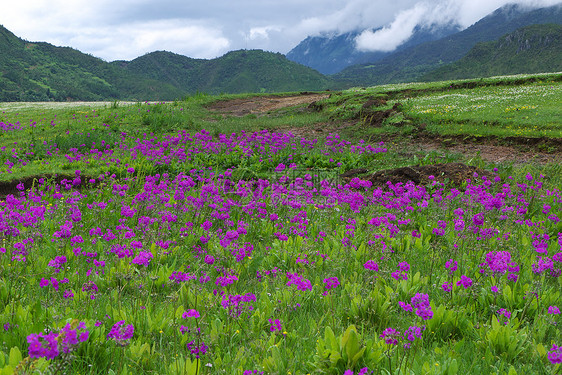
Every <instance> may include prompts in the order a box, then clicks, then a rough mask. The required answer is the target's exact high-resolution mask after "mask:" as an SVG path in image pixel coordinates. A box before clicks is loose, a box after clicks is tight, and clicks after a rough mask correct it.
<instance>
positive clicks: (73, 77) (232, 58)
mask: <svg viewBox="0 0 562 375" xmlns="http://www.w3.org/2000/svg"><path fill="white" fill-rule="evenodd" d="M329 86H330V79H329V78H327V77H325V76H323V75H322V74H320V73H318V72H317V71H315V70H313V69H311V68H308V67H305V66H303V65H300V64H297V63H294V62H291V61H289V60H287V59H286V58H285V56H283V55H282V54H279V53H271V52H264V51H259V50H252V51H234V52H229V53H227V54H226V55H224V56H222V57H219V58H216V59H212V60H201V59H192V58H189V57H186V56H181V55H176V54H173V53H170V52H153V53H149V54H147V55H144V56H141V57H139V58H136V59H134V60H133V61H130V62H127V61H115V62H112V63H109V62H106V61H104V60H102V59H99V58H96V57H94V56H91V55H88V54H85V53H82V52H80V51H78V50H76V49H73V48H69V47H56V46H53V45H51V44H49V43H44V42H28V41H25V40H23V39H20V38H18V37H17V36H15V35H14V34H13V33H11V32H10V31H9V30H7V29H6V28H4V27H3V26H0V101H67V100H86V101H89V100H93V101H97V100H139V101H145V100H174V99H178V98H181V97H183V96H185V95H187V94H191V93H195V92H198V91H200V92H206V93H242V92H285V91H304V90H324V89H326V88H329Z"/></svg>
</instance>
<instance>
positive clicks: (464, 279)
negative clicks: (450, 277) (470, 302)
mask: <svg viewBox="0 0 562 375" xmlns="http://www.w3.org/2000/svg"><path fill="white" fill-rule="evenodd" d="M457 286H463V287H464V288H465V289H467V288H469V287H471V286H472V279H471V278H470V277H468V276H466V275H462V276H461V278H460V280H459V281H457Z"/></svg>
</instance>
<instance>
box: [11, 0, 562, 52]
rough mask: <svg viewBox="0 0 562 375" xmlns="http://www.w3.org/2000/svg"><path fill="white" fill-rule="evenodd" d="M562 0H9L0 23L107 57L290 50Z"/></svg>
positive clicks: (395, 35)
mask: <svg viewBox="0 0 562 375" xmlns="http://www.w3.org/2000/svg"><path fill="white" fill-rule="evenodd" d="M513 2H516V3H520V4H525V5H531V6H548V5H553V4H558V3H561V2H562V1H561V0H511V1H509V0H425V1H420V0H392V1H388V0H14V1H9V2H5V3H4V4H3V5H2V9H1V11H0V24H2V25H3V26H4V27H6V28H7V29H9V30H10V31H12V32H13V33H14V34H16V35H17V36H19V37H21V38H23V39H26V40H28V41H45V42H49V43H52V44H54V45H57V46H69V47H73V48H76V49H78V50H80V51H82V52H85V53H89V54H92V55H94V56H96V57H101V58H103V59H104V60H106V61H113V60H132V59H134V58H136V57H138V56H141V55H143V54H145V53H148V52H152V51H156V50H166V51H171V52H175V53H179V54H182V55H186V56H189V57H197V58H206V59H208V58H214V57H218V56H221V55H223V54H224V53H226V52H228V51H230V50H237V49H243V48H246V49H256V48H257V49H264V50H267V51H274V52H281V53H287V52H288V51H289V50H291V49H292V48H293V47H295V46H296V45H297V44H298V43H299V42H300V41H301V40H303V39H304V38H306V37H307V36H309V35H318V34H320V33H342V32H347V31H351V30H357V29H358V30H368V29H371V28H377V27H381V26H384V27H385V28H384V29H383V30H381V31H379V32H377V33H372V32H369V31H367V32H365V33H363V34H362V35H361V37H360V38H359V39H358V47H359V48H362V49H366V50H377V49H378V50H392V49H393V48H395V47H396V46H397V45H398V44H399V43H401V42H402V41H404V40H405V39H407V38H408V36H409V35H410V33H411V31H412V29H413V27H415V26H416V24H418V23H420V24H431V23H435V22H450V21H455V22H458V23H459V24H460V25H461V26H462V27H468V26H470V25H471V24H473V23H474V22H476V21H478V20H479V19H480V18H482V17H484V16H485V15H487V14H488V13H490V12H492V11H494V10H495V9H497V8H499V7H501V6H502V5H504V4H506V3H513Z"/></svg>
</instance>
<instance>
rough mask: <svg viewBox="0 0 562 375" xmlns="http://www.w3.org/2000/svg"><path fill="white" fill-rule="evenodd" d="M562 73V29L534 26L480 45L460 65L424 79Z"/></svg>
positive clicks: (559, 27)
mask: <svg viewBox="0 0 562 375" xmlns="http://www.w3.org/2000/svg"><path fill="white" fill-rule="evenodd" d="M560 71H562V25H555V24H547V25H531V26H526V27H523V28H520V29H517V30H516V31H514V32H512V33H509V34H507V35H504V36H503V37H501V38H499V39H498V40H497V41H493V42H484V43H478V44H477V45H476V46H474V47H473V48H472V49H471V50H470V51H469V53H468V54H467V55H466V56H464V57H463V58H462V59H460V60H459V61H457V62H455V63H452V64H449V65H446V66H443V67H440V68H438V69H436V70H434V71H432V72H430V73H428V74H426V75H424V76H423V77H422V80H424V81H425V80H443V79H444V80H447V79H461V78H477V77H489V76H496V75H506V74H519V73H542V72H560Z"/></svg>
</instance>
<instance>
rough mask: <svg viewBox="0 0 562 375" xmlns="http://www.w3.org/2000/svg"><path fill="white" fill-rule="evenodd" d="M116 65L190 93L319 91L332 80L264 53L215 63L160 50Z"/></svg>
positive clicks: (246, 53)
mask: <svg viewBox="0 0 562 375" xmlns="http://www.w3.org/2000/svg"><path fill="white" fill-rule="evenodd" d="M113 64H116V65H118V66H120V67H122V68H123V69H125V70H127V71H129V72H133V73H135V74H138V75H142V76H144V77H147V78H153V79H157V80H160V81H162V82H166V83H169V84H171V85H174V86H175V87H177V88H179V89H182V90H185V91H186V92H188V93H195V92H198V91H200V92H207V93H211V94H218V93H245V92H285V91H304V90H311V91H319V90H324V89H327V88H329V87H330V79H328V78H327V77H325V76H323V75H322V74H320V73H319V72H317V71H315V70H313V69H311V68H308V67H305V66H304V65H300V64H297V63H295V62H292V61H289V60H288V59H287V58H286V57H285V56H284V55H282V54H280V53H273V52H265V51H262V50H238V51H232V52H229V53H227V54H225V55H224V56H221V57H218V58H216V59H212V60H202V59H192V58H189V57H186V56H182V55H178V54H175V53H171V52H165V51H157V52H152V53H149V54H146V55H144V56H141V57H138V58H136V59H134V60H132V61H130V62H125V61H116V62H114V63H113Z"/></svg>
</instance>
